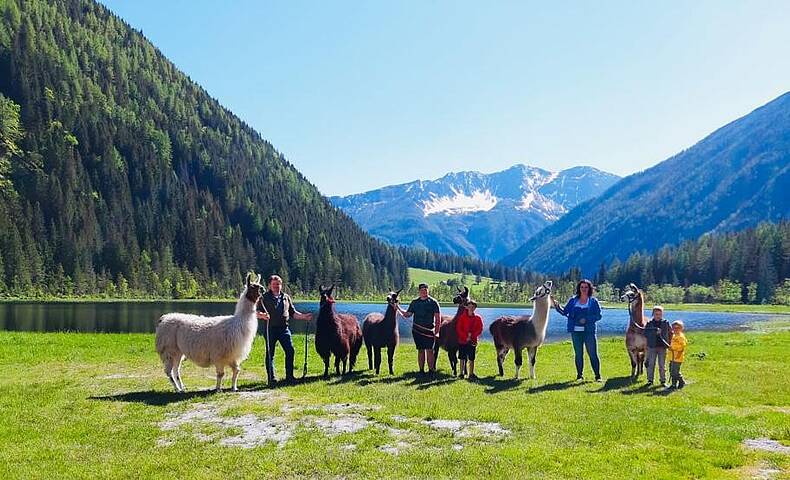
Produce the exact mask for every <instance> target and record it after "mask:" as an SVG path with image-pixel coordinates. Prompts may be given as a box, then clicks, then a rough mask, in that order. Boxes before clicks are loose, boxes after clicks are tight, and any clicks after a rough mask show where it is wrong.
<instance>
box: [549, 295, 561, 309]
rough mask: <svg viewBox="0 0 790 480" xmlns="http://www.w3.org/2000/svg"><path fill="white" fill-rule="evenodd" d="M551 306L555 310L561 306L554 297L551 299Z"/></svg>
mask: <svg viewBox="0 0 790 480" xmlns="http://www.w3.org/2000/svg"><path fill="white" fill-rule="evenodd" d="M551 305H552V306H553V307H554V308H557V307H559V306H560V302H558V301H557V299H556V298H554V297H551Z"/></svg>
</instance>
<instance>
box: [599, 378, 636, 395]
mask: <svg viewBox="0 0 790 480" xmlns="http://www.w3.org/2000/svg"><path fill="white" fill-rule="evenodd" d="M635 381H636V380H634V379H633V378H631V376H630V375H628V376H625V377H614V378H607V379H606V382H605V383H604V384H603V386H602V387H601V388H599V389H598V390H592V391H590V393H605V392H611V391H612V390H622V389H624V388H626V387H629V386H631V385H633V384H634V382H635Z"/></svg>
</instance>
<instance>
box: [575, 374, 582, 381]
mask: <svg viewBox="0 0 790 480" xmlns="http://www.w3.org/2000/svg"><path fill="white" fill-rule="evenodd" d="M576 381H577V382H583V381H584V375H577V376H576Z"/></svg>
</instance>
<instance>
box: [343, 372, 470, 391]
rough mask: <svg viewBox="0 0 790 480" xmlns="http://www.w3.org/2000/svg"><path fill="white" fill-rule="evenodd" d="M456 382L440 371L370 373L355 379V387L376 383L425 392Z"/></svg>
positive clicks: (454, 378) (452, 377)
mask: <svg viewBox="0 0 790 480" xmlns="http://www.w3.org/2000/svg"><path fill="white" fill-rule="evenodd" d="M456 380H457V378H456V377H454V376H452V375H450V374H447V373H443V372H441V371H438V372H434V373H420V372H406V373H403V374H400V375H389V374H381V375H378V376H376V375H375V374H374V373H372V372H370V373H367V374H365V375H364V376H363V377H362V378H357V380H356V382H357V385H360V386H365V385H372V384H376V383H382V384H392V383H403V384H404V385H408V386H412V387H416V388H417V389H418V390H425V389H426V388H431V387H437V386H439V385H443V384H447V383H452V382H454V381H456Z"/></svg>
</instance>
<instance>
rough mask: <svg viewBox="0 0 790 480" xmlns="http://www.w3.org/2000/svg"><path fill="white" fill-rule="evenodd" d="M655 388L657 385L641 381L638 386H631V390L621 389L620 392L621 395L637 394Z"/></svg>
mask: <svg viewBox="0 0 790 480" xmlns="http://www.w3.org/2000/svg"><path fill="white" fill-rule="evenodd" d="M655 388H657V387H656V386H654V385H648V384H647V383H643V384H642V385H640V386H639V387H637V388H632V389H631V390H625V389H621V390H620V393H622V394H623V395H638V394H640V393H647V392H649V391H651V390H653V389H655Z"/></svg>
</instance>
